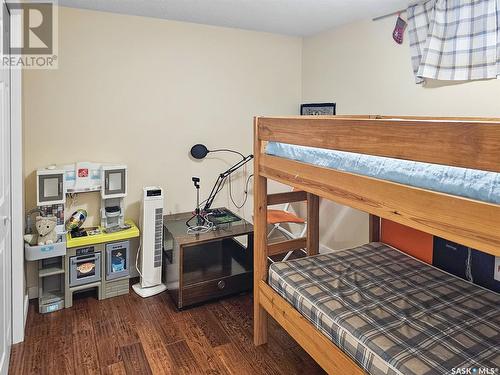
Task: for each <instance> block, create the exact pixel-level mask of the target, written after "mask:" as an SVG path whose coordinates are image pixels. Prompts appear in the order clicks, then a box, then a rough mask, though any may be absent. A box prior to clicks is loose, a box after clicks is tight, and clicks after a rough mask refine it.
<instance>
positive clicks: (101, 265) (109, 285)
mask: <svg viewBox="0 0 500 375" xmlns="http://www.w3.org/2000/svg"><path fill="white" fill-rule="evenodd" d="M36 184H37V208H35V209H33V210H31V211H30V212H29V213H28V214H27V217H26V235H25V258H26V260H28V261H37V262H38V277H39V279H38V303H39V312H40V313H47V312H52V311H57V310H59V309H62V308H64V307H71V306H72V305H73V293H76V292H80V291H84V290H89V289H95V290H96V291H97V297H98V298H99V299H104V298H110V297H114V296H118V295H121V294H127V293H128V292H129V268H130V259H129V256H130V239H131V238H135V237H139V235H140V233H139V229H138V228H137V226H136V225H135V224H134V223H133V222H132V221H131V220H125V218H124V205H123V200H124V198H125V196H126V195H127V167H126V166H125V165H106V164H98V163H89V162H80V163H76V164H71V165H65V166H62V167H56V166H49V167H47V168H44V169H39V170H37V172H36ZM93 191H100V193H101V208H100V218H101V220H100V226H99V227H92V228H85V227H83V224H84V221H85V219H86V218H87V212H86V211H85V210H83V209H77V210H75V212H67V214H68V215H66V218H67V219H66V220H65V209H66V208H67V207H66V198H67V196H69V197H70V198H71V201H72V205H71V206H73V205H75V198H76V196H77V194H81V193H86V192H93ZM71 210H72V208H71ZM68 211H70V209H69V208H68ZM35 213H36V214H37V216H36V220H35V224H34V225H33V223H32V215H33V214H35Z"/></svg>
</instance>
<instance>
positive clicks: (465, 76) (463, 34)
mask: <svg viewBox="0 0 500 375" xmlns="http://www.w3.org/2000/svg"><path fill="white" fill-rule="evenodd" d="M408 25H409V28H408V30H409V40H410V50H411V60H412V65H413V71H414V73H415V79H416V82H417V83H422V82H424V81H425V79H426V78H430V79H436V80H451V81H462V80H475V79H487V78H495V77H497V76H500V0H429V1H427V2H425V3H420V4H417V5H413V6H410V7H409V8H408Z"/></svg>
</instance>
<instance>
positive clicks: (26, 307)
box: [24, 294, 30, 327]
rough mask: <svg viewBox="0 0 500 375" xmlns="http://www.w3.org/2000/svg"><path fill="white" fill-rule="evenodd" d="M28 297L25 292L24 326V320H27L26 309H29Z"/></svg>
mask: <svg viewBox="0 0 500 375" xmlns="http://www.w3.org/2000/svg"><path fill="white" fill-rule="evenodd" d="M29 304H30V299H29V297H28V295H27V294H25V295H24V327H26V321H27V320H28V309H29Z"/></svg>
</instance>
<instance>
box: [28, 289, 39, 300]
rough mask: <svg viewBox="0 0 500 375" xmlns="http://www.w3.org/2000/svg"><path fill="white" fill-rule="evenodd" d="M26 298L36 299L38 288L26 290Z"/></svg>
mask: <svg viewBox="0 0 500 375" xmlns="http://www.w3.org/2000/svg"><path fill="white" fill-rule="evenodd" d="M28 298H29V299H33V298H38V286H31V287H29V288H28Z"/></svg>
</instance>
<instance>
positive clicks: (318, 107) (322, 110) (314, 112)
mask: <svg viewBox="0 0 500 375" xmlns="http://www.w3.org/2000/svg"><path fill="white" fill-rule="evenodd" d="M336 114H337V105H336V103H308V104H301V106H300V115H301V116H334V115H336Z"/></svg>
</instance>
